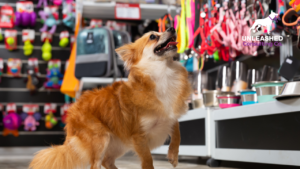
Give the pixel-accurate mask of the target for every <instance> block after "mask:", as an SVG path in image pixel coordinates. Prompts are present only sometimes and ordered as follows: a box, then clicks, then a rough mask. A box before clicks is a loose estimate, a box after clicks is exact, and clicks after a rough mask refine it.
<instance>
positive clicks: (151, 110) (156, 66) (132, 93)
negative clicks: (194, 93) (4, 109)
mask: <svg viewBox="0 0 300 169" xmlns="http://www.w3.org/2000/svg"><path fill="white" fill-rule="evenodd" d="M151 34H155V35H156V36H157V37H159V38H157V39H155V40H150V39H149V36H150V35H151ZM169 36H170V33H169V32H164V33H157V32H151V33H147V34H145V35H144V36H143V37H142V38H140V39H138V40H137V41H136V42H135V43H132V44H128V45H125V46H122V47H120V48H119V49H117V50H116V51H117V52H118V54H119V55H120V56H121V58H122V59H123V60H124V61H125V64H126V68H127V69H130V75H129V77H128V82H115V83H114V84H112V85H111V86H108V87H105V88H102V89H94V90H92V91H87V92H85V93H83V95H82V96H81V97H80V98H79V99H78V100H77V101H76V103H75V104H73V105H72V106H71V107H70V109H69V110H68V118H67V125H66V127H65V130H66V134H67V136H66V141H65V143H64V144H63V145H61V146H53V147H52V148H48V149H45V150H42V151H40V152H38V154H37V155H36V156H35V158H34V159H33V161H32V162H31V164H30V167H29V168H32V169H76V168H82V167H81V166H88V165H90V166H91V169H100V168H101V165H102V166H103V167H105V168H106V169H117V167H116V166H115V164H114V162H115V160H116V159H117V158H118V157H120V156H122V155H123V154H124V153H126V152H128V151H135V152H136V153H137V155H138V156H139V157H140V159H141V162H142V163H141V165H142V169H153V168H154V167H153V161H152V157H151V153H150V151H151V150H152V149H154V148H156V147H158V146H160V145H162V144H163V143H164V141H165V140H166V139H167V137H168V136H169V135H170V136H171V143H170V148H169V153H168V158H169V160H170V162H171V164H172V165H173V166H174V167H175V166H176V165H177V162H178V150H179V144H180V132H179V123H178V120H177V119H178V118H179V117H180V116H181V115H183V114H185V113H186V111H187V104H186V102H185V101H186V100H187V98H188V96H189V95H190V93H191V90H190V85H189V83H188V81H187V71H186V70H185V68H183V67H182V66H181V65H180V64H179V63H177V62H175V61H173V60H172V57H169V55H175V54H176V53H172V52H169V53H168V54H165V55H163V56H157V55H155V54H154V53H153V50H154V48H155V47H156V46H157V45H158V44H160V43H162V42H163V41H164V40H165V39H166V38H168V37H169ZM151 52H152V53H151Z"/></svg>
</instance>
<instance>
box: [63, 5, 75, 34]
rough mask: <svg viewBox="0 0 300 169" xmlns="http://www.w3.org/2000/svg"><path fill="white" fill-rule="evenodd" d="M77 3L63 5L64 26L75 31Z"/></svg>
mask: <svg viewBox="0 0 300 169" xmlns="http://www.w3.org/2000/svg"><path fill="white" fill-rule="evenodd" d="M75 6H76V4H75V2H73V1H70V2H68V1H65V2H64V3H63V11H62V13H63V20H62V22H63V24H64V25H66V26H67V27H69V28H71V29H73V30H74V29H75V21H76V18H75V17H76V11H75V9H76V8H75Z"/></svg>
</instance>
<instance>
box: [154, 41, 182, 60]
mask: <svg viewBox="0 0 300 169" xmlns="http://www.w3.org/2000/svg"><path fill="white" fill-rule="evenodd" d="M177 44H178V42H176V36H172V37H171V38H169V39H168V40H167V41H166V42H164V43H162V44H160V45H158V46H157V47H156V48H155V49H154V53H156V54H158V55H161V54H163V53H164V52H165V51H168V50H173V49H177V46H176V45H177Z"/></svg>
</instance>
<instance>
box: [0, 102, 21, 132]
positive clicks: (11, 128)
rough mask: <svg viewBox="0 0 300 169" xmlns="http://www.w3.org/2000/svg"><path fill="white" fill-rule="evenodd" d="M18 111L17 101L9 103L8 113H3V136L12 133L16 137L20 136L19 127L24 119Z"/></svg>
mask: <svg viewBox="0 0 300 169" xmlns="http://www.w3.org/2000/svg"><path fill="white" fill-rule="evenodd" d="M16 111H17V108H16V104H15V103H10V104H7V107H6V113H4V115H3V116H4V117H3V125H4V130H3V133H2V135H3V136H7V135H8V134H12V135H14V136H15V137H18V136H19V132H18V128H19V127H20V126H21V125H22V119H21V117H20V116H19V115H18V114H17V113H16Z"/></svg>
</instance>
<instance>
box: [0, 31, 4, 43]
mask: <svg viewBox="0 0 300 169" xmlns="http://www.w3.org/2000/svg"><path fill="white" fill-rule="evenodd" d="M3 39H4V37H3V35H2V33H0V41H3Z"/></svg>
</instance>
